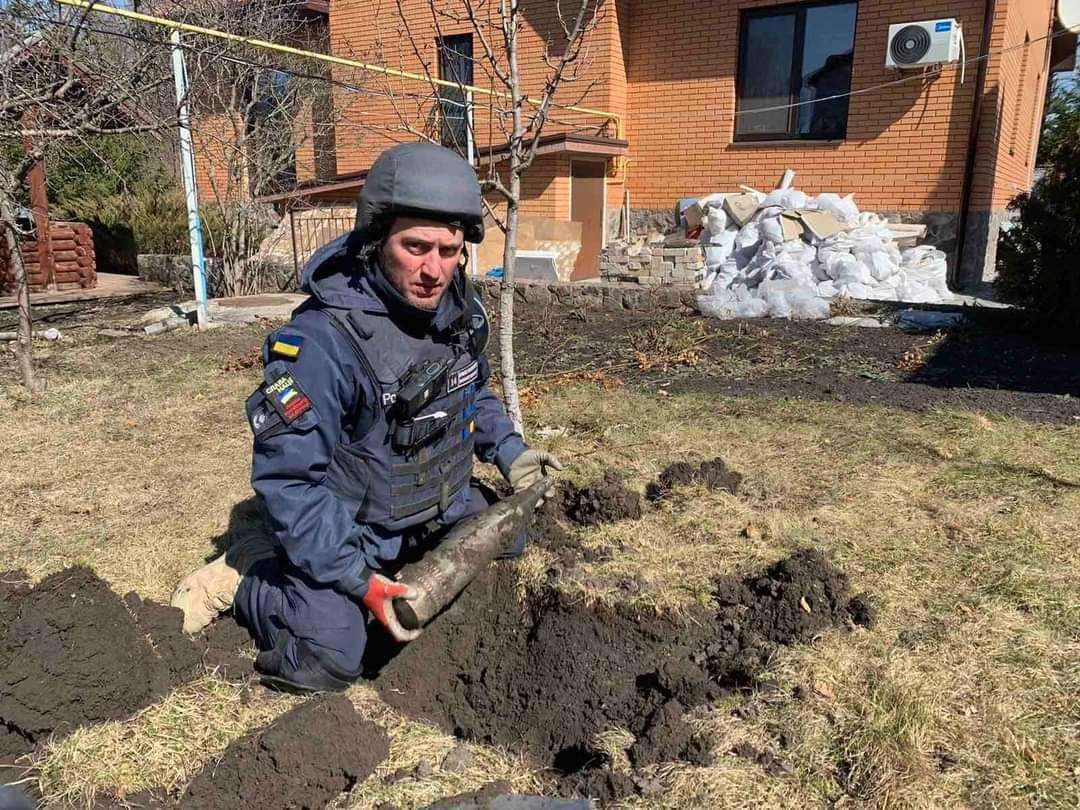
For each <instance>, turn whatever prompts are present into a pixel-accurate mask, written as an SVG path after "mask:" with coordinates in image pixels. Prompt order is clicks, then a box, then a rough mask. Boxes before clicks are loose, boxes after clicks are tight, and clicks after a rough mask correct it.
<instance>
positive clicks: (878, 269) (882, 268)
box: [866, 250, 900, 281]
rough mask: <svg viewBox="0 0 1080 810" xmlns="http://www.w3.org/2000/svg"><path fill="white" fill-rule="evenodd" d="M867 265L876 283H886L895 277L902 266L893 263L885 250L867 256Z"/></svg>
mask: <svg viewBox="0 0 1080 810" xmlns="http://www.w3.org/2000/svg"><path fill="white" fill-rule="evenodd" d="M866 264H867V265H868V266H869V268H870V275H871V276H873V277H874V280H875V281H884V280H885V279H887V278H888V277H889V276H892V275H895V274H896V273H897V271H898V270H899V269H900V266H899V265H898V264H896V263H895V262H894V261H893V258H892V256H890V255H889V254H888V253H886V252H885V251H884V250H875V251H873V252H872V253H870V254H869V255H868V256H867V261H866Z"/></svg>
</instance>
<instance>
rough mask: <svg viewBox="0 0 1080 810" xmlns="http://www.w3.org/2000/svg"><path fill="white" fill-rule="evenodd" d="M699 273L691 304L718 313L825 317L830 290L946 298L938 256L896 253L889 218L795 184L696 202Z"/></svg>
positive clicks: (919, 250) (890, 297)
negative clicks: (701, 256)
mask: <svg viewBox="0 0 1080 810" xmlns="http://www.w3.org/2000/svg"><path fill="white" fill-rule="evenodd" d="M690 219H694V220H698V219H699V220H700V226H701V236H700V239H701V242H702V244H704V245H705V263H706V268H707V271H708V272H707V275H706V277H705V280H704V282H703V284H702V289H703V290H705V292H704V293H703V294H702V295H701V296H700V297H699V298H698V309H699V310H700V311H701V312H702V313H704V314H706V315H711V316H714V317H718V318H753V317H762V316H769V317H774V318H798V319H813V318H828V317H829V301H830V300H831V299H832V298H834V297H836V296H846V297H849V298H858V299H875V300H882V301H905V302H911V303H941V302H945V301H949V300H952V294H951V293H950V292H949V290H948V287H947V286H946V281H945V275H946V263H945V254H944V253H942V252H941V251H940V250H937V249H936V248H933V247H931V246H928V245H920V246H918V247H914V248H909V249H907V250H903V251H902V250H900V248H899V247H898V246H897V244H896V242H895V240H894V239H893V235H892V233H891V232H890V230H889V226H888V223H887V222H886V221H885V220H884V219H882V218H881V217H879V216H878V215H877V214H874V213H870V212H860V211H859V209H858V207H857V206H856V205H855V201H854V199H853V198H852V196H851V195H848V196H846V197H841V196H839V195H837V194H831V193H825V194H819V195H817V196H816V197H808V196H807V195H806V194H805V193H803V192H802V191H799V190H798V189H794V188H786V189H776V190H775V191H771V192H769V193H768V194H762V193H760V192H754V191H746V192H741V193H737V194H712V195H709V196H708V197H704V198H702V199H701V200H698V201H697V203H696V204H695V206H694V207H693V210H692V211H691V216H689V217H688V220H690Z"/></svg>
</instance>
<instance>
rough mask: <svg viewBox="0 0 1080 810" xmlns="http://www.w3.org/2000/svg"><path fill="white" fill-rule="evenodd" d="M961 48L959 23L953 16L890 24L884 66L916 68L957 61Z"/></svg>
mask: <svg viewBox="0 0 1080 810" xmlns="http://www.w3.org/2000/svg"><path fill="white" fill-rule="evenodd" d="M962 49H963V35H962V33H961V31H960V23H958V22H957V21H956V20H954V19H946V20H923V21H922V22H912V23H899V24H897V25H890V26H889V45H888V47H887V48H886V51H885V67H890V68H917V67H926V66H927V65H940V64H942V63H944V62H955V61H957V60H958V59H960V54H961V50H962Z"/></svg>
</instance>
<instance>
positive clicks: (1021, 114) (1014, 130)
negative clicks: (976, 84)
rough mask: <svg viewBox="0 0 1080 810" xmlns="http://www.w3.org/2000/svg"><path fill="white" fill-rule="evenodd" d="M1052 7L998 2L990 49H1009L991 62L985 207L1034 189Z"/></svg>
mask: <svg viewBox="0 0 1080 810" xmlns="http://www.w3.org/2000/svg"><path fill="white" fill-rule="evenodd" d="M1051 9H1052V6H1051V4H1050V3H1048V2H1043V0H999V2H998V11H997V14H996V15H995V22H994V28H993V33H992V34H991V38H990V48H991V50H992V51H995V52H998V51H1003V53H1001V54H1000V55H994V56H993V57H991V59H990V60H989V61H988V64H987V81H986V93H985V95H984V98H983V114H982V127H981V129H980V132H979V143H978V149H977V153H976V154H977V156H978V157H977V164H976V177H975V182H974V184H973V202H974V204H975V206H976V207H977V208H978V209H980V210H982V209H988V210H994V211H996V210H1000V209H1002V208H1005V207H1006V206H1007V205H1008V203H1009V201H1010V200H1011V199H1012V198H1013V197H1015V196H1016V195H1017V194H1018V193H1019V192H1021V191H1027V190H1029V189H1030V188H1031V180H1032V172H1033V171H1034V165H1035V163H1034V161H1035V150H1036V148H1037V146H1038V134H1039V131H1040V125H1041V123H1042V114H1043V104H1044V102H1045V99H1046V82H1047V69H1046V59H1047V53H1048V49H1049V47H1050V42H1049V41H1047V40H1044V39H1042V37H1045V36H1046V32H1047V29H1048V28H1049V25H1050V14H1051ZM1036 40H1038V41H1036Z"/></svg>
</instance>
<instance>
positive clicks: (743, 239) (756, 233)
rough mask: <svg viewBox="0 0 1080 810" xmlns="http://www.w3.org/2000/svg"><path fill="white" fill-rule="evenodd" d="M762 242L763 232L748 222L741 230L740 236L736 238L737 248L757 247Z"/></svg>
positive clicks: (737, 235)
mask: <svg viewBox="0 0 1080 810" xmlns="http://www.w3.org/2000/svg"><path fill="white" fill-rule="evenodd" d="M760 241H761V231H760V230H759V229H758V226H757V225H755V224H754V223H752V222H748V223H747V224H746V225H743V226H742V227H741V228H739V232H738V234H736V236H735V246H736V247H738V248H740V249H742V248H748V247H751V246H753V245H756V244H757V243H758V242H760Z"/></svg>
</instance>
